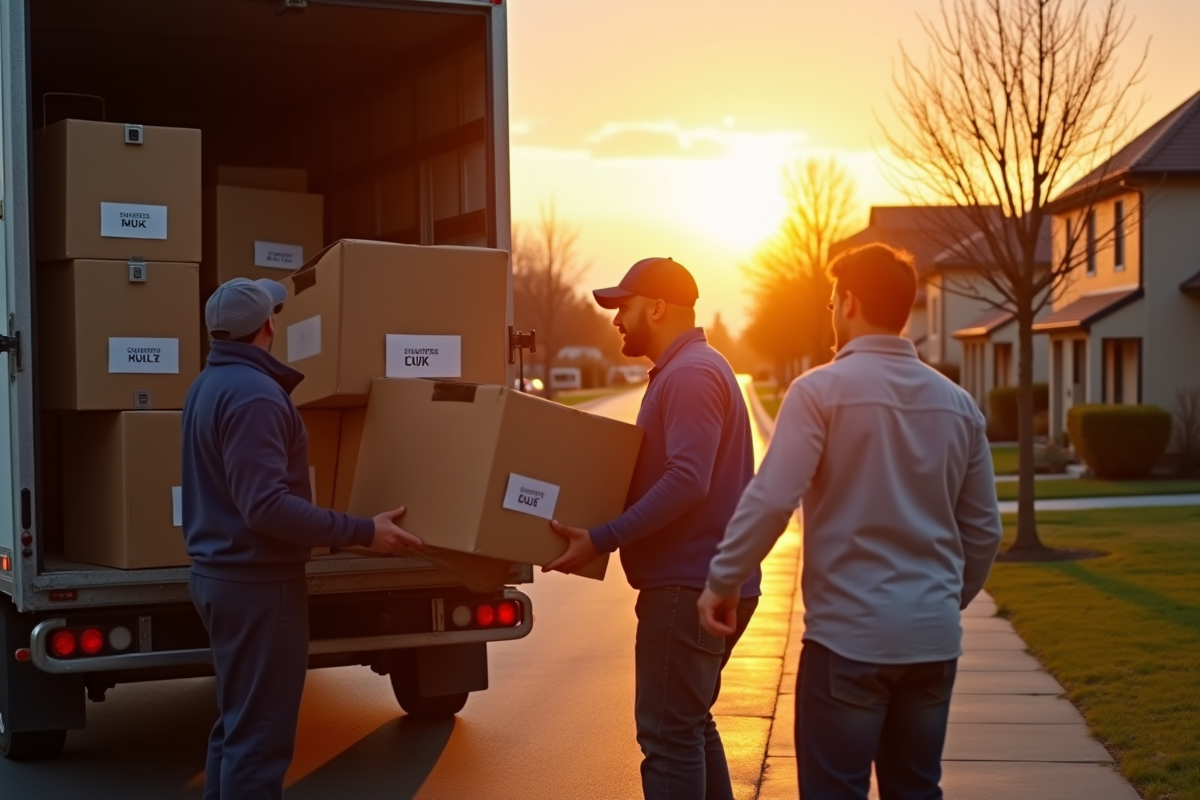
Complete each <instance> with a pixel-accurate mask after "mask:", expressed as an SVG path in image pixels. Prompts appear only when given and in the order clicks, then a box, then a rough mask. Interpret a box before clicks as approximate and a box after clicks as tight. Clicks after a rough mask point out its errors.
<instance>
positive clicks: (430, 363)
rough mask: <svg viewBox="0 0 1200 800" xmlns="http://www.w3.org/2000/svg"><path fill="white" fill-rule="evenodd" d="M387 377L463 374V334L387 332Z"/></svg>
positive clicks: (459, 375)
mask: <svg viewBox="0 0 1200 800" xmlns="http://www.w3.org/2000/svg"><path fill="white" fill-rule="evenodd" d="M384 377H386V378H461V377H462V337H461V336H416V335H411V334H407V333H389V334H388V335H387V369H386V371H385V373H384Z"/></svg>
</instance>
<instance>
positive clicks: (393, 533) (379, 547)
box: [371, 506, 424, 556]
mask: <svg viewBox="0 0 1200 800" xmlns="http://www.w3.org/2000/svg"><path fill="white" fill-rule="evenodd" d="M407 510H408V509H406V508H405V507H404V506H400V508H397V509H395V510H393V511H385V512H384V513H382V514H377V515H376V516H375V518H374V521H375V536H374V538H372V539H371V549H372V550H374V551H376V552H379V553H389V554H391V555H396V556H401V555H404V554H406V553H410V552H412V551H413V550H420V549H421V547H422V546H423V545H424V543H423V542H422V541H421V540H420V539H418V538H417V537H416V536H413V535H412V534H411V533H409V532H408V531H406V530H404V529H403V528H401V527H400V526H399V525H397V524H396V520H398V519H400V518H401V517H403V516H404V512H405V511H407Z"/></svg>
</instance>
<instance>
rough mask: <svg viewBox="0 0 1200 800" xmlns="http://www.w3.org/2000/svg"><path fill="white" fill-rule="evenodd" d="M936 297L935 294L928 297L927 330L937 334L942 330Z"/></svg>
mask: <svg viewBox="0 0 1200 800" xmlns="http://www.w3.org/2000/svg"><path fill="white" fill-rule="evenodd" d="M939 299H940V298H938V297H937V296H934V297H931V298H929V332H930V333H931V334H933V335H934V336H937V335H939V334H940V333H941V331H942V326H941V317H940V315H939V314H938V300H939Z"/></svg>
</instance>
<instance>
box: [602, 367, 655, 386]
mask: <svg viewBox="0 0 1200 800" xmlns="http://www.w3.org/2000/svg"><path fill="white" fill-rule="evenodd" d="M647 377H648V375H647V372H646V368H645V367H643V366H640V365H638V364H622V365H620V366H613V367H609V368H608V382H609V384H611V385H612V386H624V385H626V384H630V383H645V382H646V379H647Z"/></svg>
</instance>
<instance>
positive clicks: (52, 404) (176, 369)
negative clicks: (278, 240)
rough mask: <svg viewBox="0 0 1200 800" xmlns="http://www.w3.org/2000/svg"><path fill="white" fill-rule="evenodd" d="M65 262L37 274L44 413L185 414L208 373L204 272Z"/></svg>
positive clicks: (155, 265) (190, 266)
mask: <svg viewBox="0 0 1200 800" xmlns="http://www.w3.org/2000/svg"><path fill="white" fill-rule="evenodd" d="M129 278H130V270H129V266H128V265H127V264H126V263H125V262H123V261H90V260H79V261H64V262H60V263H57V264H48V265H45V266H43V267H41V268H40V269H39V270H38V334H39V335H38V346H39V348H40V349H39V353H38V367H39V370H38V373H39V378H40V388H41V403H42V407H43V408H52V409H60V410H77V411H119V410H124V409H131V410H137V409H146V408H153V409H178V408H183V400H184V398H185V397H186V396H187V390H188V387H189V386H191V384H192V381H193V380H194V379H195V377H196V375H197V374H198V373H199V371H200V308H199V296H200V268H199V266H198V265H196V264H176V263H153V264H147V265H146V269H145V278H146V280H145V281H144V282H140V283H138V282H131V281H130V280H129Z"/></svg>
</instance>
